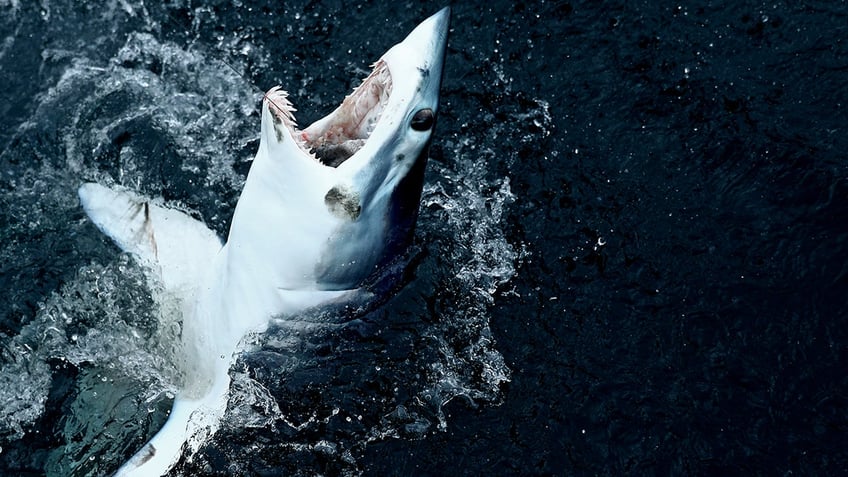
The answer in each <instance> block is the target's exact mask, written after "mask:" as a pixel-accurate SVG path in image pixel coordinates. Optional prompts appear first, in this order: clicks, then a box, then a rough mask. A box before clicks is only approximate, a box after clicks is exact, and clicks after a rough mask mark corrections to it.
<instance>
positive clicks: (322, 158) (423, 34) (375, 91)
mask: <svg viewBox="0 0 848 477" xmlns="http://www.w3.org/2000/svg"><path fill="white" fill-rule="evenodd" d="M449 21H450V7H445V8H443V9H442V10H440V11H439V12H438V13H436V14H434V15H433V16H431V17H429V18H428V19H426V20H425V21H424V22H422V23H421V24H419V25H418V26H417V27H416V28H415V29H414V30H413V31H412V32H411V33H410V34H409V35H408V36H407V37H406V39H404V40H403V41H402V42H400V43H398V44H396V45H394V46H393V47H392V48H390V49H389V50H388V51H387V52H386V53H385V54H384V55H383V56H382V57H381V58H380V60H378V61H377V62H376V63H375V64H374V65H373V67H374V69H373V71H372V72H371V74H370V75H369V76H368V77H367V78H366V79H365V80H363V82H362V84H360V85H359V86H358V87H357V88H356V89H354V91H353V92H352V93H351V94H350V95H348V96H347V97H346V98H345V99H344V101H342V104H341V105H339V107H338V108H336V110H335V111H333V112H332V113H330V114H329V115H327V116H326V117H324V118H322V119H319V120H318V121H316V122H314V123H312V124H311V125H309V126H308V127H306V128H304V129H302V130H300V129H298V128H297V124H296V121H295V119H294V112H295V111H296V110H295V108H294V107H293V106H292V105H291V103H290V102H289V101H288V99H287V98H286V96H287V94H286V93H285V91H283V90H281V89H280V88H279V87H275V88H272V89H271V90H270V91H268V93H266V94H265V97H264V101H263V115H262V126H263V128H262V129H263V131H266V130H267V132H266V133H263V138H262V140H263V141H268V142H269V143H270V144H268V146H270V148H271V149H276V148H275V147H274V146H279V145H285V146H286V147H285V149H287V151H279V152H285V153H287V154H291V153H293V152H294V153H296V154H297V155H299V156H301V157H305V158H308V159H310V160H312V161H314V162H316V163H319V164H322V165H324V166H329V167H332V168H337V167H339V166H340V165H342V164H344V163H346V162H347V161H348V160H349V159H351V158H352V157H354V156H358V155H359V154H357V153H358V152H359V151H360V150H363V149H364V148H365V149H371V148H370V147H366V146H367V145H368V142H370V141H369V140H370V139H371V138H374V139H375V141H374V142H377V141H376V139H377V138H376V136H383V139H386V137H385V136H386V135H391V134H392V133H393V132H395V131H394V130H396V129H397V128H398V127H405V124H403V122H404V121H408V120H409V119H410V118H411V115H412V114H414V113H415V111H416V110H418V109H421V108H430V109H432V110H433V112H434V113H435V112H436V111H437V109H438V94H439V84H440V82H441V75H442V69H443V64H444V56H445V48H446V45H447V36H448V25H449ZM286 138H288V139H290V141H285V139H286ZM286 143H287V144H286ZM269 152H273V151H269ZM363 155H365V154H363ZM369 155H370V154H369ZM351 162H353V163H355V162H361V161H351ZM352 166H353V164H348V165H347V167H344V169H350V168H351V167H352Z"/></svg>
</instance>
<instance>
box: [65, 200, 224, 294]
mask: <svg viewBox="0 0 848 477" xmlns="http://www.w3.org/2000/svg"><path fill="white" fill-rule="evenodd" d="M79 198H80V202H81V203H82V206H83V208H84V209H85V212H86V213H87V214H88V216H89V218H90V219H91V221H92V222H93V223H94V225H96V226H97V228H99V229H100V230H101V231H102V232H103V233H104V234H106V235H107V236H109V238H111V239H112V240H113V241H114V242H115V244H117V245H118V246H119V247H120V248H121V250H123V251H125V252H127V253H129V254H131V255H133V256H134V257H135V259H136V260H138V261H139V262H140V263H141V264H143V265H145V266H146V267H149V268H150V269H151V270H153V271H155V272H157V273H158V274H159V277H160V278H161V279H162V284H163V285H164V286H165V289H166V290H169V291H180V290H183V289H185V288H186V287H190V288H191V287H196V286H197V285H198V284H199V282H200V280H201V278H202V276H203V274H204V272H205V271H206V270H207V267H208V266H209V264H210V263H212V259H213V258H214V257H215V255H216V254H217V253H218V252H219V251H220V250H221V246H222V244H221V239H220V238H218V236H217V235H216V234H215V232H213V231H212V230H210V229H209V228H208V227H206V225H204V224H203V223H202V222H200V221H198V220H195V219H193V218H191V217H189V216H188V215H187V214H185V213H183V212H180V211H177V210H172V209H168V208H165V207H162V206H158V205H154V204H152V203H150V201H149V200H147V199H145V198H143V197H140V196H138V195H136V194H133V193H131V192H128V191H122V190H117V189H110V188H108V187H105V186H102V185H100V184H95V183H86V184H83V185H82V186H81V187H80V188H79Z"/></svg>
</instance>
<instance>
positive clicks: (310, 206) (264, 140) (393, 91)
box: [79, 8, 450, 476]
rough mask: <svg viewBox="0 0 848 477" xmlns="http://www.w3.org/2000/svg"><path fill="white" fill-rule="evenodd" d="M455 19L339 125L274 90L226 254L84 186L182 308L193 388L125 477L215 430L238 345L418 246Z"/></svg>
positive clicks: (161, 211) (204, 233) (127, 197)
mask: <svg viewBox="0 0 848 477" xmlns="http://www.w3.org/2000/svg"><path fill="white" fill-rule="evenodd" d="M449 20H450V9H449V8H444V9H442V10H441V11H439V12H438V13H436V14H435V15H433V16H431V17H430V18H428V19H427V20H425V21H424V22H423V23H421V24H420V25H418V26H417V27H416V28H415V29H414V30H413V31H412V32H411V33H410V34H409V36H407V37H406V39H405V40H403V41H402V42H400V43H398V44H397V45H395V46H393V47H392V48H391V49H389V50H388V51H387V52H386V53H385V54H384V55H383V56H382V57H381V58H380V59H379V60H378V61H377V62H376V63H375V64H374V68H373V71H372V72H371V74H370V75H369V76H368V77H367V78H366V79H365V80H364V81H363V82H362V84H361V85H360V86H358V87H357V88H356V89H355V90H354V91H353V92H352V93H351V94H350V95H349V96H347V97H346V98H345V99H344V101H343V102H342V103H341V105H340V106H339V107H338V108H337V109H336V110H335V111H333V112H332V113H331V114H330V115H328V116H326V117H325V118H323V119H320V120H318V121H316V122H315V123H313V124H312V125H310V126H308V127H306V128H305V129H298V128H297V126H296V124H295V121H294V117H293V112H294V108H293V107H292V105H291V103H289V101H288V99H287V97H286V96H287V95H286V93H285V92H284V91H283V90H281V89H280V88H279V87H275V88H273V89H271V90H270V91H268V92H267V93H266V94H265V96H264V99H263V101H262V113H261V115H262V127H261V135H260V141H259V150H258V152H257V153H256V157H255V159H254V160H253V163H252V165H251V168H250V172H249V173H248V176H247V180H246V182H245V185H244V190H243V191H242V193H241V196H240V198H239V200H238V204H237V206H236V209H235V214H234V216H233V219H232V223H231V227H230V231H229V236H228V237H227V241H226V243H222V242H221V240H220V239H219V238H218V236H217V235H216V234H215V233H214V232H213V231H212V230H210V229H209V228H208V227H207V226H206V225H204V224H203V223H201V222H200V221H198V220H195V219H193V218H191V217H189V216H188V215H187V214H185V213H183V212H180V211H177V210H172V209H169V208H166V207H163V206H160V205H155V204H153V203H151V202H150V201H148V200H147V199H145V198H142V197H139V196H138V195H136V194H134V193H132V192H130V191H126V190H124V189H121V188H118V187H115V188H109V187H105V186H103V185H99V184H95V183H86V184H83V185H82V186H81V187H80V189H79V197H80V201H81V203H82V206H83V208H84V209H85V211H86V213H87V214H88V216H89V218H90V219H91V221H92V222H93V223H94V224H95V225H96V226H97V227H98V228H99V229H100V230H101V231H102V232H103V233H105V234H106V235H108V236H109V237H110V238H111V239H112V240H113V241H114V242H115V243H116V244H117V245H118V246H119V247H120V248H121V249H122V250H124V251H125V252H127V253H129V254H130V255H132V256H133V257H134V259H135V260H137V261H138V262H139V263H141V264H142V265H143V266H144V268H145V270H147V272H148V273H149V274H150V275H152V276H153V277H154V278H155V279H156V280H160V281H161V285H162V287H163V288H164V290H165V292H167V294H168V295H169V296H172V297H175V299H176V301H177V303H181V312H182V331H181V337H180V341H181V349H182V356H183V358H182V360H181V362H180V366H181V367H182V368H183V369H182V373H183V374H184V375H185V383H184V384H183V386H182V388H181V391H180V392H179V393H178V395H177V396H176V398H175V400H174V403H173V408H172V410H171V413H170V415H169V417H168V419H167V421H166V422H165V424H164V426H163V427H162V429H161V430H159V432H158V433H157V434H156V435H155V436H154V437H153V438H152V439H151V440H150V441H149V442H148V443H147V444H145V445H144V446H143V447H142V448H141V449H140V450H139V451H138V452H137V453H136V454H135V455H134V456H133V457H131V458H130V460H129V461H127V462H126V463H125V464H124V465H123V466H122V467H121V468H120V469H119V470H118V471H117V474H116V475H119V476H159V475H163V474H165V473H167V472H168V471H169V470H170V469H171V468H172V467H173V466H174V465H175V463H176V462H177V461H178V460H179V458H180V457H181V456H182V455H183V454H184V453H185V454H186V455H187V456H189V457H190V456H191V455H192V454H194V453H195V452H196V451H197V450H198V449H199V448H200V447H201V446H202V444H203V443H204V441H205V440H206V439H207V438H208V437H209V436H211V435H213V434H214V433H215V432H216V430H217V429H218V428H219V426H220V421H221V419H222V417H223V415H224V412H225V410H226V405H227V400H228V396H229V387H230V376H229V369H230V366H231V365H232V364H233V363H234V361H235V358H236V356H237V354H238V352H239V351H240V350H241V347H240V343H241V341H242V339H243V338H244V337H245V336H247V335H248V334H250V333H261V332H262V331H264V330H265V329H267V327H268V325H269V323H270V322H271V320H272V319H275V318H282V319H284V318H285V317H286V316H295V315H296V314H297V313H299V312H302V311H303V310H306V309H308V308H312V307H316V306H320V305H322V304H326V303H329V302H338V301H339V300H344V299H345V297H346V296H348V295H349V294H351V293H356V290H358V289H359V288H360V287H361V286H362V284H363V282H365V281H366V280H367V279H368V278H369V277H372V276H373V275H374V274H375V273H376V272H377V271H379V270H380V269H381V267H385V266H386V265H387V264H388V263H390V262H391V261H392V259H393V258H395V257H396V256H397V255H398V254H400V253H401V252H402V251H403V249H404V248H405V247H406V246H407V245H408V244H409V242H410V240H411V237H412V231H413V228H414V225H415V221H416V218H417V215H418V208H419V201H420V198H421V191H422V187H423V181H424V169H425V165H426V163H427V157H428V154H429V145H430V141H431V138H432V132H433V128H434V125H435V120H436V114H437V112H438V109H439V86H440V83H441V77H442V70H443V65H444V58H445V51H446V45H447V36H448V25H449Z"/></svg>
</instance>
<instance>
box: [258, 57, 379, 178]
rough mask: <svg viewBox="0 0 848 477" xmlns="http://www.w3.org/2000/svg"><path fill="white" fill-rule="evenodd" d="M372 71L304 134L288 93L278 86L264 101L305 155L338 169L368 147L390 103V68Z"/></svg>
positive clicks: (376, 67) (268, 93) (375, 68)
mask: <svg viewBox="0 0 848 477" xmlns="http://www.w3.org/2000/svg"><path fill="white" fill-rule="evenodd" d="M372 68H373V70H372V71H371V74H369V75H368V77H367V78H365V79H364V80H363V81H362V83H361V84H360V85H359V86H357V87H356V88H355V89H354V90H353V91H352V92H351V93H350V94H349V95H347V96H346V97H345V99H344V100H343V101H342V103H341V104H340V105H339V107H338V108H336V109H335V111H333V112H332V113H330V114H329V115H327V116H326V117H324V118H322V119H319V120H318V121H315V122H314V123H312V124H311V125H309V127H307V128H305V129H303V130H300V129H298V127H297V122H296V121H295V118H294V112H295V111H297V109H295V108H294V106H292V104H291V102H290V101H289V99H288V93H287V92H286V91H284V90H283V89H281V88H280V87H279V86H275V87H273V88H271V89H270V90H269V91H268V92H267V93H265V97H264V100H265V101H266V102H267V103H268V107H269V109H270V110H271V112H272V114H274V117H275V119H276V120H277V122H278V123H280V124H283V125H285V127H286V128H288V130H289V132H290V133H291V136H292V137H293V138H294V139H295V143H297V145H298V147H299V148H300V149H301V150H302V151H303V152H304V154H306V155H307V156H310V157H312V158H313V159H315V160H316V161H318V162H320V163H321V164H324V165H326V166H330V167H337V166H338V165H339V164H341V163H342V162H344V161H346V160H347V159H348V158H350V157H351V156H352V155H353V154H355V153H356V152H357V151H358V150H359V149H361V148H362V146H364V145H365V142H366V141H367V140H368V138H369V137H370V136H371V133H372V132H374V129H375V128H376V126H377V123H378V122H379V120H380V117H381V116H382V113H383V110H384V109H385V107H386V105H387V104H388V102H389V96H390V95H391V91H392V76H391V73H390V72H389V68H388V65H386V62H385V61H383V60H378V61H377V62H376V63H374V64H373V65H372Z"/></svg>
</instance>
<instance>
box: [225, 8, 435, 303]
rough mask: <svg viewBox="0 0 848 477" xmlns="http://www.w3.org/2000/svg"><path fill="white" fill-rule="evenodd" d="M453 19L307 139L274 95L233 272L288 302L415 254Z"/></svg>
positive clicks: (379, 72) (265, 115)
mask: <svg viewBox="0 0 848 477" xmlns="http://www.w3.org/2000/svg"><path fill="white" fill-rule="evenodd" d="M449 19H450V9H449V8H444V9H442V10H441V11H439V12H438V13H436V14H435V15H433V16H431V17H430V18H428V19H427V20H425V21H424V22H423V23H421V24H420V25H419V26H418V27H416V28H415V30H413V31H412V32H411V33H410V34H409V35H408V36H407V37H406V39H404V40H403V41H402V42H400V43H398V44H397V45H395V46H393V47H392V48H391V49H389V50H388V51H387V52H386V53H385V54H383V56H382V57H381V58H380V59H379V60H378V61H377V62H376V63H375V64H374V65H373V71H372V72H371V74H370V75H369V76H368V77H367V78H366V79H365V80H364V81H363V82H362V84H360V85H359V86H358V87H357V88H356V89H355V90H354V91H353V92H352V93H351V94H350V95H348V96H347V97H346V98H345V99H344V101H342V103H341V105H340V106H339V107H338V108H336V109H335V111H333V112H332V113H330V114H329V115H327V116H326V117H324V118H322V119H320V120H318V121H316V122H315V123H313V124H311V125H309V126H308V127H306V128H304V129H299V128H298V127H297V124H296V122H295V119H294V112H295V109H294V108H293V107H292V105H291V103H290V102H289V101H288V99H287V95H286V93H285V92H284V91H283V90H281V89H280V88H273V89H271V90H270V91H269V92H268V93H266V94H265V97H264V100H263V104H262V113H261V114H262V130H261V137H260V144H259V150H258V152H257V154H256V157H255V159H254V162H253V165H252V166H251V170H250V173H249V175H248V178H247V181H246V183H245V188H244V191H243V192H242V195H241V198H240V199H239V203H238V205H237V207H236V212H235V215H234V217H233V222H232V226H231V229H230V234H229V238H228V241H227V248H228V253H229V254H230V264H231V266H232V267H248V268H249V269H250V270H251V272H250V273H251V274H257V273H263V274H265V275H267V276H266V277H264V278H266V279H269V280H271V283H273V284H274V286H276V287H277V288H279V289H283V290H345V289H351V288H356V287H358V286H359V285H360V284H361V283H362V282H363V280H365V279H366V278H368V277H369V276H371V275H372V274H373V273H374V272H375V271H376V270H378V269H380V268H381V266H382V265H383V264H385V263H386V262H387V261H388V260H390V259H391V258H393V257H394V256H395V255H396V254H397V253H398V252H399V251H400V250H401V249H403V248H404V247H405V246H406V245H407V244H408V242H409V240H410V238H411V235H412V230H413V228H414V225H415V220H416V217H417V214H418V206H419V205H418V204H419V200H420V197H421V190H422V186H423V180H424V170H425V166H426V163H427V157H428V153H429V146H430V141H431V139H432V134H433V128H434V126H435V122H436V116H437V114H438V110H439V86H440V83H441V78H442V70H443V65H444V57H445V49H446V44H447V36H448V24H449Z"/></svg>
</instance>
